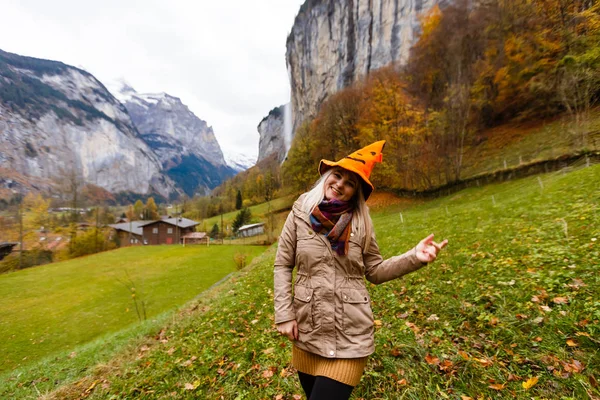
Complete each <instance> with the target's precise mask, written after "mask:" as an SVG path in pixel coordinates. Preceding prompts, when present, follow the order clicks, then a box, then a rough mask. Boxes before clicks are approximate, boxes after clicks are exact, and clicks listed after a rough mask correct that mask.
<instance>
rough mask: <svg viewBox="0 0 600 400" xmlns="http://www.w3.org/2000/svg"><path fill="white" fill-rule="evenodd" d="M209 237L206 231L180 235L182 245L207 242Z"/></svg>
mask: <svg viewBox="0 0 600 400" xmlns="http://www.w3.org/2000/svg"><path fill="white" fill-rule="evenodd" d="M209 240H210V237H209V236H208V235H207V234H206V232H190V233H187V234H185V235H183V236H182V237H181V241H182V242H183V245H184V246H185V245H186V244H206V245H207V244H208V242H209Z"/></svg>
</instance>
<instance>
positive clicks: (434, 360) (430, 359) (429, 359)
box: [425, 354, 440, 365]
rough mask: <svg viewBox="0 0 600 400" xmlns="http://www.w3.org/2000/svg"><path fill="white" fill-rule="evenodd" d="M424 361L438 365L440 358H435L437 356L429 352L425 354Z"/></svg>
mask: <svg viewBox="0 0 600 400" xmlns="http://www.w3.org/2000/svg"><path fill="white" fill-rule="evenodd" d="M425 361H426V362H427V364H429V365H438V364H439V363H440V359H439V358H437V357H434V356H432V355H431V354H427V355H426V356H425Z"/></svg>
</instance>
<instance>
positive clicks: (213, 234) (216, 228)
mask: <svg viewBox="0 0 600 400" xmlns="http://www.w3.org/2000/svg"><path fill="white" fill-rule="evenodd" d="M209 236H210V237H211V238H213V239H216V238H217V237H219V225H217V224H214V225H213V227H212V230H211V231H210V235H209Z"/></svg>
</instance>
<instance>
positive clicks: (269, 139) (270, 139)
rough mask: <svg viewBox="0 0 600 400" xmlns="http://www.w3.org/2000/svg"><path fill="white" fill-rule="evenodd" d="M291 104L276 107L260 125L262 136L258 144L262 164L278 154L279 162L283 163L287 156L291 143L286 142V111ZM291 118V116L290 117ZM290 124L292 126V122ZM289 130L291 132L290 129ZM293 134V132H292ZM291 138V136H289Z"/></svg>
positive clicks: (259, 131)
mask: <svg viewBox="0 0 600 400" xmlns="http://www.w3.org/2000/svg"><path fill="white" fill-rule="evenodd" d="M289 106H290V105H289V103H288V104H284V105H282V106H279V107H276V108H274V109H272V110H271V111H270V112H269V115H267V116H266V117H264V118H263V120H262V121H260V124H258V128H257V129H258V133H259V135H260V139H259V143H258V160H257V162H260V161H262V160H264V159H265V158H267V157H269V156H270V155H272V154H276V157H277V159H278V160H279V162H282V161H283V160H284V158H285V156H286V152H287V149H288V148H289V143H288V142H286V126H285V125H286V121H285V118H286V111H287V109H288V108H289ZM288 118H289V115H288ZM288 123H290V124H291V121H289V122H288ZM288 130H290V129H289V128H288ZM290 133H291V132H290ZM288 136H289V134H288Z"/></svg>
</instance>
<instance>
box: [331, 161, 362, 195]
mask: <svg viewBox="0 0 600 400" xmlns="http://www.w3.org/2000/svg"><path fill="white" fill-rule="evenodd" d="M358 179H359V178H358V177H357V176H356V174H355V173H354V172H350V171H347V170H345V169H343V168H335V169H334V170H333V172H332V173H331V174H330V175H329V176H328V177H327V179H325V199H326V200H332V199H337V200H341V201H350V199H352V196H354V194H355V193H356V190H357V189H358V185H359V181H358Z"/></svg>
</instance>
